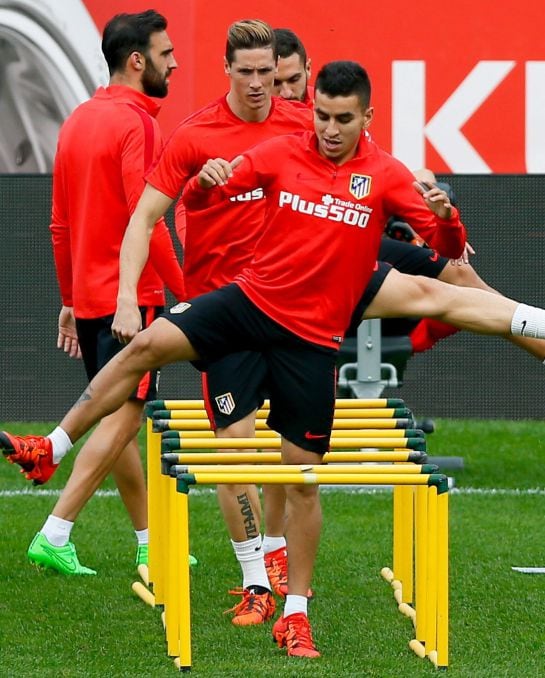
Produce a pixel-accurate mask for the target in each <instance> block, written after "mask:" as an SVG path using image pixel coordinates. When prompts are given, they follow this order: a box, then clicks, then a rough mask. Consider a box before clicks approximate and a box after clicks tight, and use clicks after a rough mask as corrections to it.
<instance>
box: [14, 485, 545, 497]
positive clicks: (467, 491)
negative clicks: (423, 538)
mask: <svg viewBox="0 0 545 678" xmlns="http://www.w3.org/2000/svg"><path fill="white" fill-rule="evenodd" d="M339 490H341V491H343V492H346V491H347V490H346V489H344V488H337V487H332V486H330V485H328V486H327V487H323V488H322V491H324V492H336V491H339ZM349 491H350V492H351V493H352V494H364V493H365V494H381V493H383V492H391V491H392V487H391V486H388V487H372V488H369V487H350V490H349ZM449 492H450V494H452V495H457V494H461V495H481V496H483V497H527V496H532V495H535V496H539V497H545V487H535V488H528V489H517V488H501V487H497V488H494V487H454V488H452V489H451V490H449ZM60 493H61V490H47V489H38V488H33V487H29V488H25V489H23V490H0V499H2V498H4V497H6V498H10V497H58V496H60ZM213 493H215V490H214V489H213V488H192V489H191V490H190V495H192V496H193V495H197V496H199V495H207V494H213ZM93 496H95V497H100V498H101V499H104V498H106V499H108V498H109V497H118V496H119V494H118V492H117V490H97V491H96V492H95V494H94V495H93Z"/></svg>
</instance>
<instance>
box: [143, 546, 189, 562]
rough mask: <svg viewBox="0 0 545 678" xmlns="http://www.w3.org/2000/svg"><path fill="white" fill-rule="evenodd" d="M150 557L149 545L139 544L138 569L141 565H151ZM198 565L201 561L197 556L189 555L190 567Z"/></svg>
mask: <svg viewBox="0 0 545 678" xmlns="http://www.w3.org/2000/svg"><path fill="white" fill-rule="evenodd" d="M148 555H149V554H148V544H139V545H138V547H137V549H136V567H138V566H139V565H149V557H148ZM198 563H199V561H198V560H197V559H196V558H195V556H192V555H191V554H189V565H190V567H195V565H198Z"/></svg>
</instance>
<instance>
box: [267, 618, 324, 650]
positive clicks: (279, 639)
mask: <svg viewBox="0 0 545 678" xmlns="http://www.w3.org/2000/svg"><path fill="white" fill-rule="evenodd" d="M272 634H273V638H274V640H275V642H276V644H277V645H278V647H285V648H286V649H287V651H288V657H308V658H309V659H313V658H315V657H319V656H320V653H319V652H318V650H317V649H316V647H315V645H314V641H313V640H312V630H311V628H310V622H309V620H308V617H307V616H306V614H303V613H302V612H296V613H295V614H290V615H289V616H288V617H283V616H282V617H280V618H279V619H277V620H276V622H275V623H274V626H273V630H272Z"/></svg>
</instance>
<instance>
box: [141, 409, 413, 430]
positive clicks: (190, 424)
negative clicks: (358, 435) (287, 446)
mask: <svg viewBox="0 0 545 678" xmlns="http://www.w3.org/2000/svg"><path fill="white" fill-rule="evenodd" d="M172 414H175V412H173V413H172ZM410 424H411V420H409V419H394V418H384V419H376V418H372V419H370V418H367V417H362V418H359V419H334V420H333V430H335V429H341V428H342V429H381V430H384V429H388V430H391V429H396V430H403V429H408V428H409V427H410ZM153 427H154V430H157V431H211V430H212V429H211V428H210V422H209V421H208V419H207V418H206V417H203V418H202V419H179V418H177V417H172V418H169V419H160V418H159V419H158V418H155V417H154V419H153ZM255 428H256V431H270V430H271V429H270V428H269V427H268V426H267V422H266V421H265V419H256V422H255Z"/></svg>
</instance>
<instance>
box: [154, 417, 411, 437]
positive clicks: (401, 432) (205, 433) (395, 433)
mask: <svg viewBox="0 0 545 678" xmlns="http://www.w3.org/2000/svg"><path fill="white" fill-rule="evenodd" d="M181 423H183V422H180V421H172V422H170V421H169V422H167V427H166V430H168V431H178V432H179V437H180V438H182V439H184V440H188V439H190V438H215V437H216V435H215V433H214V431H211V430H210V429H208V430H187V429H185V428H182V429H180V427H179V424H181ZM172 437H173V438H174V439H175V438H176V436H172ZM255 437H256V438H260V439H263V440H268V439H271V438H273V439H274V438H280V434H279V433H277V432H276V431H271V430H270V429H267V430H257V431H256V432H255ZM331 437H332V438H360V437H361V438H423V437H424V436H423V434H422V433H421V432H420V431H419V430H418V429H406V428H405V429H403V428H395V429H385V430H382V429H359V430H358V429H333V430H332V431H331Z"/></svg>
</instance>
